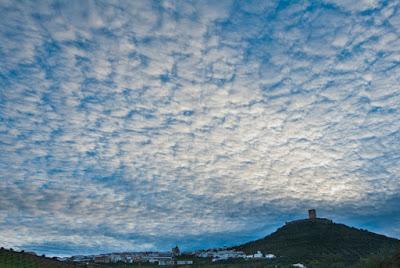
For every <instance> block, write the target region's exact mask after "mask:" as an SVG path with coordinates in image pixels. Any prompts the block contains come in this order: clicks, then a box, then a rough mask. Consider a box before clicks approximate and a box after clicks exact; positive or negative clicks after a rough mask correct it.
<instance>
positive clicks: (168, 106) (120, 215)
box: [0, 0, 400, 255]
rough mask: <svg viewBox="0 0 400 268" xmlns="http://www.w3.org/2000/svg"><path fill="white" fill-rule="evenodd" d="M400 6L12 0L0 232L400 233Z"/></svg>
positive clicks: (159, 241)
mask: <svg viewBox="0 0 400 268" xmlns="http://www.w3.org/2000/svg"><path fill="white" fill-rule="evenodd" d="M399 203H400V3H399V2H398V1H379V0H360V1H353V0H326V1H316V0H315V1H294V0H293V1H292V0H290V1H289V0H288V1H257V0H255V1H250V0H246V1H239V0H238V1H225V0H218V1H211V0H210V1H207V0H198V1H186V0H185V1H184V0H182V1H172V0H171V1H151V0H143V1H142V0H135V1H108V0H107V1H105V0H104V1H81V0H79V1H78V0H71V1H70V0H69V1H14V0H0V244H1V246H4V247H7V248H8V247H13V248H15V249H24V250H33V251H36V252H38V253H45V254H48V255H71V254H93V253H101V252H120V251H126V250H129V251H144V250H169V249H170V248H171V247H172V246H175V245H176V244H178V245H179V246H180V247H181V249H183V250H192V249H200V248H210V247H221V246H228V245H237V244H240V243H242V242H246V241H249V240H254V239H257V238H261V237H263V236H265V235H267V234H269V233H271V232H273V231H275V230H276V228H277V227H279V226H281V225H282V224H284V223H285V222H286V221H290V220H294V219H300V218H306V216H307V215H306V214H307V210H308V209H309V208H315V209H317V214H318V215H319V216H320V217H326V218H330V219H332V220H334V221H335V222H340V223H345V224H348V225H351V226H356V227H359V228H366V229H368V230H371V231H374V232H378V233H382V234H386V235H389V236H392V237H397V238H400V227H399V226H400V206H399Z"/></svg>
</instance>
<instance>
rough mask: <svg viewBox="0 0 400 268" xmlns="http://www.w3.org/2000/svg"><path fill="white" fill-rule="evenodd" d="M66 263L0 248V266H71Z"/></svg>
mask: <svg viewBox="0 0 400 268" xmlns="http://www.w3.org/2000/svg"><path fill="white" fill-rule="evenodd" d="M73 267H77V266H75V265H74V264H68V263H64V262H60V261H58V260H54V259H51V258H45V257H41V256H36V255H32V254H29V253H24V252H16V251H10V250H6V249H0V268H73Z"/></svg>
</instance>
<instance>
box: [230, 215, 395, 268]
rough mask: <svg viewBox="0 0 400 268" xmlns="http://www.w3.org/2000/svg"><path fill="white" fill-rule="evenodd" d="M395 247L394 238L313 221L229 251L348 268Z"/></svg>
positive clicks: (297, 223)
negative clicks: (271, 254)
mask: <svg viewBox="0 0 400 268" xmlns="http://www.w3.org/2000/svg"><path fill="white" fill-rule="evenodd" d="M399 246H400V241H399V240H398V239H395V238H390V237H386V236H384V235H380V234H376V233H372V232H369V231H367V230H363V229H357V228H354V227H349V226H346V225H344V224H338V223H334V222H332V221H331V220H329V219H323V218H314V219H306V220H297V221H292V222H288V223H286V224H285V225H284V226H283V227H281V228H279V229H277V230H276V231H275V232H274V233H272V234H270V235H268V236H266V237H264V238H262V239H259V240H255V241H252V242H248V243H245V244H243V245H240V246H236V247H233V249H235V250H242V251H244V252H246V253H252V252H255V251H256V250H261V251H262V252H271V253H274V254H276V255H277V256H279V258H280V259H281V260H282V261H283V262H292V263H294V262H302V263H304V264H307V267H349V266H351V265H353V264H355V263H357V262H359V261H360V259H362V258H367V257H368V256H370V255H372V254H378V253H379V252H392V251H393V250H395V249H396V248H398V247H399Z"/></svg>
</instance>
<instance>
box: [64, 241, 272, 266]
mask: <svg viewBox="0 0 400 268" xmlns="http://www.w3.org/2000/svg"><path fill="white" fill-rule="evenodd" d="M198 258H203V259H207V260H210V261H211V262H219V261H227V260H232V259H243V260H254V259H257V260H261V259H274V258H275V255H274V254H270V253H267V254H264V253H262V252H261V251H257V252H255V253H254V254H245V253H244V252H243V251H237V250H233V249H228V248H222V249H209V250H198V251H192V252H184V253H181V251H180V249H179V247H178V246H176V247H174V248H172V249H171V251H169V252H122V253H109V254H100V255H89V256H84V255H78V256H72V257H70V258H63V259H60V260H62V261H72V262H79V263H118V262H122V263H151V264H157V265H160V266H168V265H191V264H194V259H198Z"/></svg>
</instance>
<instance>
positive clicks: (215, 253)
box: [194, 249, 275, 262]
mask: <svg viewBox="0 0 400 268" xmlns="http://www.w3.org/2000/svg"><path fill="white" fill-rule="evenodd" d="M194 255H195V256H196V257H199V258H211V259H212V261H213V262H216V261H224V260H229V259H273V258H275V255H273V254H265V255H264V254H263V253H261V251H257V252H256V253H254V254H250V255H246V254H245V253H244V252H243V251H236V250H233V249H220V250H218V249H215V250H207V251H200V252H196V253H195V254H194Z"/></svg>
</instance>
